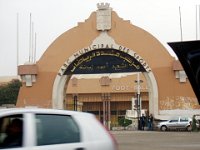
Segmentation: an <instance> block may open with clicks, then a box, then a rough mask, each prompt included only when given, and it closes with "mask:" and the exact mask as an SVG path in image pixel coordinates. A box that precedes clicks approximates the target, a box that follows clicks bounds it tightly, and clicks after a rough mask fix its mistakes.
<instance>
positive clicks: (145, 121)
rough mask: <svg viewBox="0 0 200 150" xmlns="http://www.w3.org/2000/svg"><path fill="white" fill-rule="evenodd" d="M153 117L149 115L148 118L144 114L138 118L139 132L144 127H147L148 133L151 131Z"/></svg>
mask: <svg viewBox="0 0 200 150" xmlns="http://www.w3.org/2000/svg"><path fill="white" fill-rule="evenodd" d="M153 120H154V118H153V115H152V114H150V115H149V116H145V115H144V114H142V116H141V117H140V118H139V126H138V127H139V130H144V129H145V127H147V129H148V130H149V131H152V130H153Z"/></svg>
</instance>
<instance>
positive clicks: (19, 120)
mask: <svg viewBox="0 0 200 150" xmlns="http://www.w3.org/2000/svg"><path fill="white" fill-rule="evenodd" d="M22 116H23V115H21V114H20V115H11V116H6V117H2V118H0V149H2V148H16V147H22V139H23V117H22Z"/></svg>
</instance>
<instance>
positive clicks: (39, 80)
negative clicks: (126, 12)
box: [17, 4, 196, 118]
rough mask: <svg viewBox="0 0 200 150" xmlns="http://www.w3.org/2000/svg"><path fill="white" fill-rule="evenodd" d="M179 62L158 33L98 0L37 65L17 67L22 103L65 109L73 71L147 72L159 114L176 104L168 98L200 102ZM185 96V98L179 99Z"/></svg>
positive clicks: (151, 98) (151, 99) (151, 97)
mask: <svg viewBox="0 0 200 150" xmlns="http://www.w3.org/2000/svg"><path fill="white" fill-rule="evenodd" d="M174 62H175V59H174V58H173V57H172V56H171V55H170V54H169V53H168V51H167V50H166V49H165V48H164V47H163V45H162V44H161V43H160V42H159V41H158V40H157V39H156V38H154V37H153V36H152V35H150V34H149V33H148V32H146V31H144V30H143V29H141V28H138V27H136V26H134V25H132V24H131V23H130V22H129V21H125V20H123V19H121V18H119V17H118V16H117V14H116V13H115V12H114V11H112V9H111V8H110V7H109V5H108V4H98V10H97V11H96V12H93V13H92V14H91V16H90V17H89V18H88V19H87V20H86V21H85V22H83V23H78V26H77V27H74V28H72V29H70V30H68V31H67V32H65V33H63V34H62V35H61V36H60V37H58V38H57V39H56V40H55V41H54V42H53V43H52V44H51V45H50V46H49V48H48V49H47V50H46V51H45V53H44V54H43V56H42V57H41V58H40V60H39V61H37V63H36V64H26V65H22V66H19V67H18V70H19V74H20V75H21V77H22V81H23V82H25V84H23V86H22V87H21V89H20V92H19V96H18V101H17V106H19V107H21V106H25V105H32V106H39V107H50V108H58V109H64V107H65V106H64V100H65V95H66V88H67V85H68V83H69V80H70V78H71V75H73V74H96V73H100V74H101V73H123V72H142V73H143V75H144V77H145V80H146V84H147V87H148V96H149V112H150V113H152V114H153V115H154V116H155V117H156V118H160V117H161V114H160V112H161V111H162V110H168V109H176V106H175V104H173V107H174V108H173V107H171V106H170V105H169V103H177V104H178V105H179V106H180V108H181V106H182V104H183V103H185V102H186V101H188V99H189V100H190V104H191V103H195V101H196V98H195V96H194V93H193V92H192V89H191V87H190V84H189V83H188V82H184V83H182V82H180V80H179V79H177V77H176V76H175V73H176V71H182V69H179V68H178V69H177V68H176V67H175V68H174V69H173V66H174V65H173V64H174ZM179 78H181V79H182V78H183V77H182V76H181V77H179ZM182 84H184V85H182ZM184 91H185V92H184ZM181 97H182V98H183V99H184V98H185V100H182V101H181V102H178V101H179V100H180V99H181ZM186 98H188V99H186ZM190 106H191V105H190ZM193 106H194V105H193ZM162 115H163V114H162ZM162 117H163V116H162Z"/></svg>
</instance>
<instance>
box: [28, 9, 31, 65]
mask: <svg viewBox="0 0 200 150" xmlns="http://www.w3.org/2000/svg"><path fill="white" fill-rule="evenodd" d="M31 25H32V20H31V13H30V29H29V57H28V61H29V62H31Z"/></svg>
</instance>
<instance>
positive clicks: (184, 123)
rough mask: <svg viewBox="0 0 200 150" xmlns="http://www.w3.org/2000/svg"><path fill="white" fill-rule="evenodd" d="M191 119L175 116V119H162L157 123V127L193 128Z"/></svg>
mask: <svg viewBox="0 0 200 150" xmlns="http://www.w3.org/2000/svg"><path fill="white" fill-rule="evenodd" d="M191 121H192V119H191V118H189V117H175V118H173V119H170V120H167V121H162V122H160V123H158V124H157V128H158V129H160V130H161V131H167V130H187V131H190V130H191Z"/></svg>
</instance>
